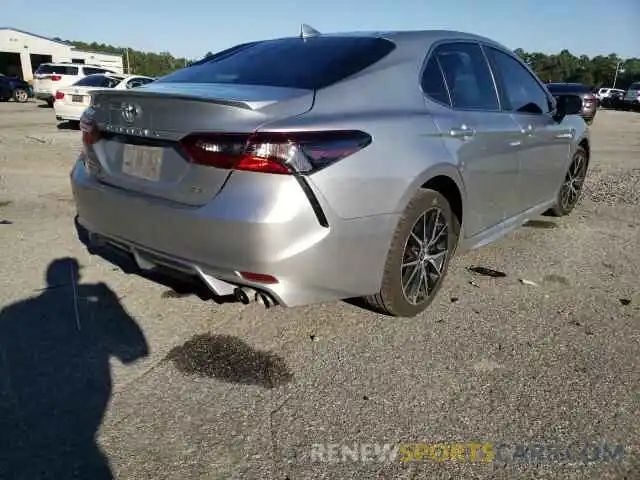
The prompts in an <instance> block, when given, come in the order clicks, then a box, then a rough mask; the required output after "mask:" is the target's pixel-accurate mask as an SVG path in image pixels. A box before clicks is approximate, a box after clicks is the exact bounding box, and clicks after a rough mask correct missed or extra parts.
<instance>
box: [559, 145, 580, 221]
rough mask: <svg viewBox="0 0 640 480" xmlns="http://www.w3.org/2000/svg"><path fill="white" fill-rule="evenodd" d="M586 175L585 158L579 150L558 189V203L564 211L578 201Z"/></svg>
mask: <svg viewBox="0 0 640 480" xmlns="http://www.w3.org/2000/svg"><path fill="white" fill-rule="evenodd" d="M586 176H587V158H586V156H585V155H584V154H583V153H581V152H579V153H577V154H576V155H575V157H574V158H573V162H571V166H570V167H569V170H568V171H567V175H566V176H565V179H564V183H563V184H562V188H561V189H560V203H561V206H562V209H563V210H565V211H569V210H571V209H572V208H573V207H575V206H576V204H577V203H578V199H579V198H580V192H581V191H582V185H583V184H584V179H585V178H586Z"/></svg>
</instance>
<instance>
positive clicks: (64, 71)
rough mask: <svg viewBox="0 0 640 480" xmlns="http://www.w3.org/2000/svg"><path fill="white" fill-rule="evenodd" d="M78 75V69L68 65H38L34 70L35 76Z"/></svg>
mask: <svg viewBox="0 0 640 480" xmlns="http://www.w3.org/2000/svg"><path fill="white" fill-rule="evenodd" d="M54 73H57V74H58V75H78V67H72V66H70V65H40V66H39V67H38V69H37V70H36V74H37V75H51V74H54Z"/></svg>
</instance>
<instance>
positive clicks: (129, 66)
mask: <svg viewBox="0 0 640 480" xmlns="http://www.w3.org/2000/svg"><path fill="white" fill-rule="evenodd" d="M125 52H126V55H127V75H131V65H130V64H129V49H128V48H127V49H126V50H125Z"/></svg>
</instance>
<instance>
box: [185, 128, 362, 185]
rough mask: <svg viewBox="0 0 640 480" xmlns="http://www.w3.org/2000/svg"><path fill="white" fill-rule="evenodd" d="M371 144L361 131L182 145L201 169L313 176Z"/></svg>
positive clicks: (203, 139)
mask: <svg viewBox="0 0 640 480" xmlns="http://www.w3.org/2000/svg"><path fill="white" fill-rule="evenodd" d="M370 143H371V137H370V136H369V135H367V134H366V133H363V132H358V131H323V132H287V133H272V132H261V133H256V134H252V135H247V134H193V135H189V136H187V137H185V138H183V139H182V141H181V142H180V144H181V146H182V148H183V150H184V151H185V153H186V154H187V155H188V156H189V158H190V159H191V161H192V162H193V163H195V164H198V165H205V166H209V167H217V168H223V169H230V170H246V171H251V172H260V173H274V174H285V175H286V174H291V173H312V172H314V171H316V170H319V169H321V168H324V167H326V166H328V165H331V164H332V163H334V162H336V161H338V160H341V159H343V158H345V157H347V156H349V155H352V154H354V153H356V152H357V151H359V150H361V149H363V148H365V147H366V146H367V145H369V144H370Z"/></svg>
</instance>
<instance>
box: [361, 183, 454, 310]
mask: <svg viewBox="0 0 640 480" xmlns="http://www.w3.org/2000/svg"><path fill="white" fill-rule="evenodd" d="M436 212H438V213H439V218H440V223H438V221H437V219H436V224H435V228H436V231H440V229H439V228H443V229H444V228H445V227H444V226H445V225H446V237H444V234H445V233H444V232H443V233H442V235H438V236H437V237H438V238H436V240H437V242H436V243H434V244H433V245H430V247H434V248H435V247H437V249H438V250H440V249H444V248H445V247H446V252H447V253H446V254H444V256H443V260H442V264H441V267H440V271H439V275H438V278H437V280H436V281H435V282H434V283H433V284H432V285H431V288H429V281H428V280H427V275H425V276H423V274H424V272H426V271H429V273H430V274H432V275H435V272H437V269H436V267H435V265H434V264H433V263H430V262H427V261H426V260H422V262H420V260H419V259H418V257H419V256H422V252H423V251H424V252H425V253H429V251H428V250H423V248H422V247H420V246H419V244H418V243H416V240H414V239H415V238H416V236H415V234H412V232H416V231H418V232H419V231H420V228H419V225H418V223H417V222H418V220H421V219H423V216H428V218H429V219H433V218H435V216H436ZM425 221H426V220H425ZM439 225H440V227H439ZM416 227H418V230H416ZM438 227H439V228H438ZM424 230H425V228H424V227H423V228H422V235H423V237H427V236H430V235H431V234H430V233H428V232H425V231H424ZM427 230H428V231H429V232H432V233H434V232H433V230H429V228H428V227H427ZM459 234H460V223H459V221H458V219H457V217H456V216H455V214H454V213H453V211H452V210H451V206H450V205H449V202H448V201H447V199H446V198H445V197H444V196H443V195H442V194H440V193H439V192H436V191H434V190H426V189H422V190H420V191H418V192H417V193H416V194H415V196H414V197H413V198H412V199H411V201H410V202H409V204H408V205H407V208H406V209H405V211H404V213H403V215H402V217H401V218H400V221H399V222H398V226H397V227H396V231H395V233H394V235H393V240H392V241H391V247H390V248H389V252H388V254H387V260H386V263H385V267H384V272H383V276H382V285H381V287H380V291H379V292H378V293H377V294H375V295H371V296H367V297H364V298H363V300H364V301H365V303H366V304H367V305H368V306H369V307H371V308H372V309H373V310H376V311H377V312H380V313H384V314H386V315H391V316H396V317H414V316H416V315H418V314H419V313H421V312H422V311H424V310H425V309H426V308H427V307H428V306H429V304H430V303H431V301H432V300H433V298H434V297H435V296H436V294H437V293H438V290H439V289H440V286H441V285H442V282H443V280H444V278H445V276H446V273H447V269H448V268H449V261H450V260H451V257H452V256H453V254H454V253H455V249H456V246H457V244H458V236H459ZM431 238H433V237H431ZM410 239H411V240H410ZM410 243H412V244H414V245H413V248H410V249H409V251H407V248H406V247H409V246H410ZM416 247H417V248H419V249H420V254H417V253H416V252H415V250H416ZM408 253H412V254H413V255H415V260H414V262H415V263H416V264H417V263H422V265H423V268H424V269H423V270H421V271H420V277H419V280H418V287H417V289H420V287H421V285H423V287H422V288H423V290H422V292H421V293H423V294H424V293H426V292H425V290H426V291H428V294H427V295H426V296H424V298H422V299H421V300H420V301H418V300H419V297H417V296H416V298H415V301H414V302H411V301H409V299H408V298H407V297H408V294H407V292H406V289H405V288H404V285H405V284H409V283H412V278H409V279H407V281H404V280H403V264H404V263H405V259H406V258H407V257H406V255H407V254H408ZM407 263H408V262H407ZM406 268H407V269H411V266H409V267H406ZM414 269H415V270H413V276H415V271H417V270H418V267H417V266H416V267H414ZM406 274H407V271H405V275H406ZM409 276H410V277H412V274H409ZM429 278H430V279H432V280H433V277H432V276H431V275H429ZM423 279H424V281H423ZM416 295H417V294H416Z"/></svg>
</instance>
